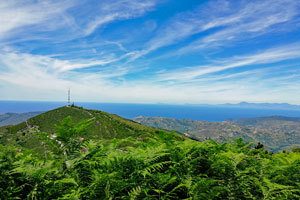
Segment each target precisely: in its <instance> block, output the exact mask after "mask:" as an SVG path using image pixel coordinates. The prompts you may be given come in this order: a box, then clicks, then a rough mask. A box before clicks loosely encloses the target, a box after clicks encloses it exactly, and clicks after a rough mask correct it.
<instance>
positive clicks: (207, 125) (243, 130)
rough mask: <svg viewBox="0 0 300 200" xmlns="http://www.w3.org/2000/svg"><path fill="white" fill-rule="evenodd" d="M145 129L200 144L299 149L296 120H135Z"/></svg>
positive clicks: (298, 132)
mask: <svg viewBox="0 0 300 200" xmlns="http://www.w3.org/2000/svg"><path fill="white" fill-rule="evenodd" d="M134 120H135V121H136V122H139V123H141V124H143V125H145V126H151V127H155V128H162V129H165V130H175V131H178V132H181V133H183V134H184V133H185V135H187V136H189V137H192V138H196V139H198V140H200V141H204V140H207V139H212V140H215V141H217V142H220V143H222V142H227V141H228V140H229V139H237V138H243V140H245V141H252V142H255V143H258V142H261V143H263V144H264V145H265V147H266V148H267V149H268V150H271V151H273V152H279V151H283V150H290V149H292V148H293V147H300V123H299V122H297V120H299V118H289V117H276V116H275V117H261V118H250V119H237V120H228V121H225V122H205V121H197V120H188V119H173V118H164V117H137V118H135V119H134Z"/></svg>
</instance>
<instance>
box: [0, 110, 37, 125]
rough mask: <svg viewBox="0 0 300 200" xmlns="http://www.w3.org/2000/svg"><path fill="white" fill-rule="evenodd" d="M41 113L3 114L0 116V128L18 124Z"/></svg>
mask: <svg viewBox="0 0 300 200" xmlns="http://www.w3.org/2000/svg"><path fill="white" fill-rule="evenodd" d="M41 113H42V112H27V113H5V114H2V115H0V126H7V125H15V124H19V123H21V122H24V121H26V120H27V119H30V118H32V117H34V116H36V115H39V114H41Z"/></svg>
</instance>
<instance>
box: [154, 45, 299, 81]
mask: <svg viewBox="0 0 300 200" xmlns="http://www.w3.org/2000/svg"><path fill="white" fill-rule="evenodd" d="M295 58H300V45H299V43H297V44H292V45H287V46H281V47H278V48H272V49H268V50H265V51H264V52H260V53H257V54H252V55H244V56H236V57H232V58H227V59H226V60H224V61H219V62H218V63H215V64H210V65H206V66H194V67H185V68H181V69H180V70H176V71H171V72H170V71H169V72H163V73H161V74H160V76H159V78H158V79H159V80H161V81H166V80H177V81H191V80H193V79H196V78H198V77H200V76H203V75H206V74H211V73H216V72H220V71H224V70H228V69H232V68H238V67H244V66H251V65H256V64H269V63H275V62H280V61H284V60H289V59H295Z"/></svg>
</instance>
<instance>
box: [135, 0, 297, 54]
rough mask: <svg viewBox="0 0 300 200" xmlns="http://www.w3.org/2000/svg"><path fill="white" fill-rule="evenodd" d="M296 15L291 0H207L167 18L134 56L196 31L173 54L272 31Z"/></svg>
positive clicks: (295, 6) (219, 44) (177, 41)
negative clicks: (191, 9)
mask: <svg viewBox="0 0 300 200" xmlns="http://www.w3.org/2000/svg"><path fill="white" fill-rule="evenodd" d="M282 8H284V9H282ZM299 14H300V6H299V2H297V1H293V0H282V1H272V0H265V1H226V0H219V1H211V2H209V3H208V4H205V5H201V6H199V7H198V8H196V9H195V10H194V11H188V12H184V13H181V14H178V15H177V16H176V17H174V18H173V19H171V20H170V21H168V22H167V23H166V24H165V27H164V28H162V30H160V31H159V32H158V33H157V35H156V36H155V37H154V38H153V39H152V40H150V41H149V42H148V43H147V44H146V47H145V49H143V50H141V51H139V52H136V53H135V56H134V59H136V58H139V57H140V56H143V55H146V54H148V53H150V52H152V51H154V50H156V49H159V48H161V47H165V46H168V45H172V44H176V43H179V42H182V41H184V40H185V39H187V38H189V37H191V36H193V35H196V34H198V35H199V34H200V35H199V36H197V37H198V39H196V40H194V41H193V42H191V43H190V44H189V45H187V46H185V47H182V48H181V49H179V50H176V51H175V54H183V53H187V52H190V51H195V50H198V49H203V48H210V47H214V46H222V45H224V44H226V43H228V42H229V41H233V40H241V39H245V38H251V37H254V36H258V35H262V34H265V33H268V32H270V31H276V30H277V29H272V28H273V27H274V26H275V25H278V24H280V25H282V24H284V23H291V21H292V20H293V19H294V18H295V16H297V15H299ZM293 28H294V27H290V29H293ZM288 30H289V29H288ZM288 30H285V31H288ZM201 34H202V35H201ZM231 45H232V43H231ZM173 54H174V53H173Z"/></svg>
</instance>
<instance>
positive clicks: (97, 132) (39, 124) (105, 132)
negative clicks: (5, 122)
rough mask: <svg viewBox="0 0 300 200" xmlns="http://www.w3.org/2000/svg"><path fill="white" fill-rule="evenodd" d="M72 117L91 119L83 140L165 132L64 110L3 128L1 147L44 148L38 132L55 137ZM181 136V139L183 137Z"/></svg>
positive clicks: (91, 113) (74, 119)
mask: <svg viewBox="0 0 300 200" xmlns="http://www.w3.org/2000/svg"><path fill="white" fill-rule="evenodd" d="M68 116H70V117H71V120H72V122H73V123H74V124H76V123H79V122H81V121H83V120H90V121H91V124H90V126H89V128H88V130H87V131H85V132H86V135H82V137H85V138H88V139H113V138H118V139H121V138H126V137H130V136H131V137H135V138H137V139H143V138H144V137H148V136H150V137H151V135H153V134H157V133H159V132H160V131H161V130H160V129H157V128H151V127H147V126H144V125H141V124H139V123H136V122H134V121H131V120H127V119H124V118H122V117H119V116H117V115H114V114H109V113H106V112H103V111H99V110H88V109H83V108H81V107H76V106H71V107H66V106H65V107H60V108H57V109H54V110H51V111H48V112H45V113H42V114H40V115H37V116H35V117H33V118H30V119H28V120H27V121H25V122H22V123H20V124H17V125H13V126H5V127H0V144H4V145H5V144H8V143H9V144H19V145H22V146H24V147H28V148H40V149H39V151H41V148H42V146H41V144H40V142H39V140H38V138H37V137H36V134H35V133H36V131H40V132H46V133H48V134H49V135H52V134H55V128H54V127H55V125H58V124H60V123H61V121H62V120H63V119H65V118H66V117H68ZM180 137H181V136H180Z"/></svg>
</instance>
